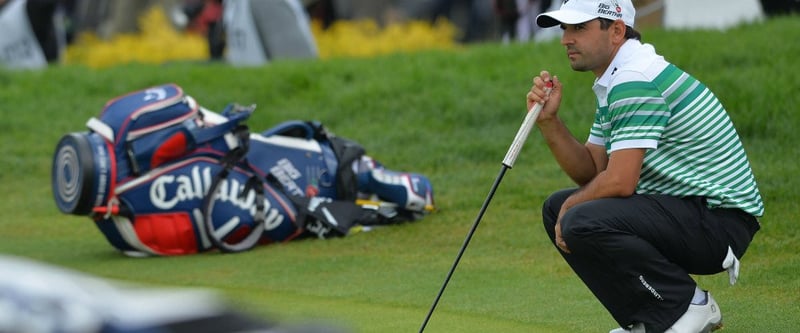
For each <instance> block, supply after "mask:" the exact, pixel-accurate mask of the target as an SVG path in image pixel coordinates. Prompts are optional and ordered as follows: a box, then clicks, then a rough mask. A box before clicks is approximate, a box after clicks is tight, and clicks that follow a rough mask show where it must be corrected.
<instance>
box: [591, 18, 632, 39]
mask: <svg viewBox="0 0 800 333" xmlns="http://www.w3.org/2000/svg"><path fill="white" fill-rule="evenodd" d="M598 20H600V28H601V29H603V30H606V29H608V27H610V26H611V24H612V23H614V21H613V20H609V19H607V18H598ZM625 39H635V40H642V34H641V33H639V32H638V31H636V29H634V28H633V27H631V26H629V25H626V26H625Z"/></svg>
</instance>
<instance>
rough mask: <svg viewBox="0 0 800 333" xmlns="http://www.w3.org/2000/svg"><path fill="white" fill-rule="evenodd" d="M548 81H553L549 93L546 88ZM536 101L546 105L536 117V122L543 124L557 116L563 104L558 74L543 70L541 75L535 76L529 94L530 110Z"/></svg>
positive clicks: (528, 103)
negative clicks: (554, 74)
mask: <svg viewBox="0 0 800 333" xmlns="http://www.w3.org/2000/svg"><path fill="white" fill-rule="evenodd" d="M548 82H552V89H551V91H550V94H549V95H548V94H547V92H546V90H545V89H546V86H547V83H548ZM535 103H542V104H543V105H544V107H543V108H542V112H541V113H540V114H539V117H538V118H537V119H536V123H539V124H541V123H545V122H547V121H549V120H552V119H555V118H556V113H557V112H558V107H559V105H561V82H560V81H559V80H558V77H557V76H551V75H550V73H549V72H547V71H542V72H541V73H539V76H536V77H534V78H533V85H532V86H531V90H530V91H529V92H528V95H527V105H528V110H530V109H531V108H532V107H533V105H534V104H535Z"/></svg>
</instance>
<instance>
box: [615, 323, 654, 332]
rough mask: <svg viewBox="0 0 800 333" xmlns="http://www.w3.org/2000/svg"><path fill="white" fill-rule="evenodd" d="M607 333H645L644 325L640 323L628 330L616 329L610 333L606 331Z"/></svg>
mask: <svg viewBox="0 0 800 333" xmlns="http://www.w3.org/2000/svg"><path fill="white" fill-rule="evenodd" d="M608 333H645V331H644V324H642V323H637V324H633V326H631V327H629V328H622V327H617V328H615V329H613V330H611V331H608Z"/></svg>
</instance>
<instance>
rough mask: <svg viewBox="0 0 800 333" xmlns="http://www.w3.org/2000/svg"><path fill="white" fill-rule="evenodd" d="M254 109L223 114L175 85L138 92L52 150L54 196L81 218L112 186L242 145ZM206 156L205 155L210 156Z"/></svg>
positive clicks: (104, 198)
mask: <svg viewBox="0 0 800 333" xmlns="http://www.w3.org/2000/svg"><path fill="white" fill-rule="evenodd" d="M252 111H253V109H252V108H240V107H238V106H229V108H228V109H226V113H225V114H223V115H219V114H213V115H214V116H215V117H216V118H217V119H216V120H215V122H214V123H211V122H208V121H206V120H205V119H204V118H206V117H207V116H206V115H211V114H212V112H209V111H205V110H203V109H201V108H200V107H198V105H197V103H196V102H195V101H194V99H193V98H191V97H190V96H186V95H185V94H184V93H183V90H182V89H181V88H180V87H178V86H177V85H174V84H166V85H162V86H157V87H152V88H148V89H144V90H140V91H136V92H133V93H130V94H127V95H124V96H121V97H118V98H115V99H112V100H111V101H110V102H108V103H107V104H106V105H105V107H104V108H103V111H102V112H101V113H100V115H99V116H98V117H93V118H91V119H89V121H88V122H87V124H86V125H87V127H88V129H89V131H88V132H80V133H70V134H67V135H65V136H64V137H62V139H61V141H60V142H59V143H58V145H57V146H56V153H55V156H54V160H53V170H52V180H53V184H52V185H53V194H54V195H55V197H56V203H57V205H58V207H59V209H60V210H61V211H62V212H64V213H69V214H76V215H85V214H87V213H90V212H91V210H92V209H93V208H94V207H98V206H104V205H106V203H107V202H108V201H107V200H108V199H109V198H110V195H111V194H112V192H113V191H114V187H116V186H117V185H118V184H123V183H126V182H127V181H129V180H130V179H133V178H136V177H138V176H140V175H144V174H146V173H147V172H149V171H151V170H153V169H154V168H157V167H160V166H163V165H166V164H169V163H171V162H174V161H178V160H181V159H183V158H186V157H187V156H190V155H191V154H195V153H201V152H207V153H208V154H210V155H213V154H214V153H221V154H224V153H226V152H229V151H232V150H235V149H237V148H241V147H243V146H244V145H246V141H247V140H248V138H247V137H246V135H247V134H248V133H247V130H246V127H245V126H244V125H243V121H244V120H245V119H247V118H248V117H249V116H250V114H251V113H252ZM208 154H207V155H208Z"/></svg>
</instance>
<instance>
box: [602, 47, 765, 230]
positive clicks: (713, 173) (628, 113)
mask: <svg viewBox="0 0 800 333" xmlns="http://www.w3.org/2000/svg"><path fill="white" fill-rule="evenodd" d="M593 90H594V92H595V94H596V95H597V111H596V114H595V121H594V124H593V125H592V129H591V132H590V134H589V139H588V140H589V142H590V143H593V144H597V145H603V146H605V147H606V151H607V152H608V153H609V154H611V153H612V152H613V151H615V150H619V149H626V148H646V149H647V153H646V154H645V158H644V164H643V166H642V173H641V176H640V179H639V184H638V185H637V188H636V193H640V194H648V193H649V194H656V193H657V194H668V195H675V196H680V197H683V196H703V197H706V198H707V202H708V205H709V206H710V207H712V208H713V207H725V208H740V209H742V210H744V211H746V212H748V213H750V214H751V215H754V216H762V215H763V214H764V204H763V201H762V199H761V194H760V193H759V191H758V186H757V184H756V181H755V177H754V176H753V172H752V170H751V168H750V163H749V162H748V159H747V155H746V154H745V151H744V148H743V147H742V143H741V141H740V139H739V135H738V134H737V133H736V129H735V128H734V126H733V123H732V122H731V120H730V118H729V117H728V114H727V112H726V111H725V108H724V107H723V106H722V104H721V103H720V101H719V100H718V99H717V98H716V96H714V94H713V93H712V92H711V91H710V90H709V89H708V88H707V87H706V86H705V85H704V84H703V83H701V82H700V81H698V80H697V79H695V78H694V77H692V76H690V75H689V74H687V73H686V72H684V71H682V70H681V69H679V68H678V67H675V65H673V64H670V63H668V62H667V61H665V60H664V58H663V57H661V56H659V55H658V54H656V52H655V49H654V48H653V47H652V46H651V45H649V44H642V43H641V42H639V41H637V40H628V41H627V42H625V44H623V45H622V47H621V48H620V50H619V52H618V53H617V55H616V57H615V58H614V60H613V61H612V62H611V64H610V66H609V68H608V70H606V72H605V73H604V74H603V76H602V77H600V78H599V79H597V80H596V81H595V84H594V87H593Z"/></svg>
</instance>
